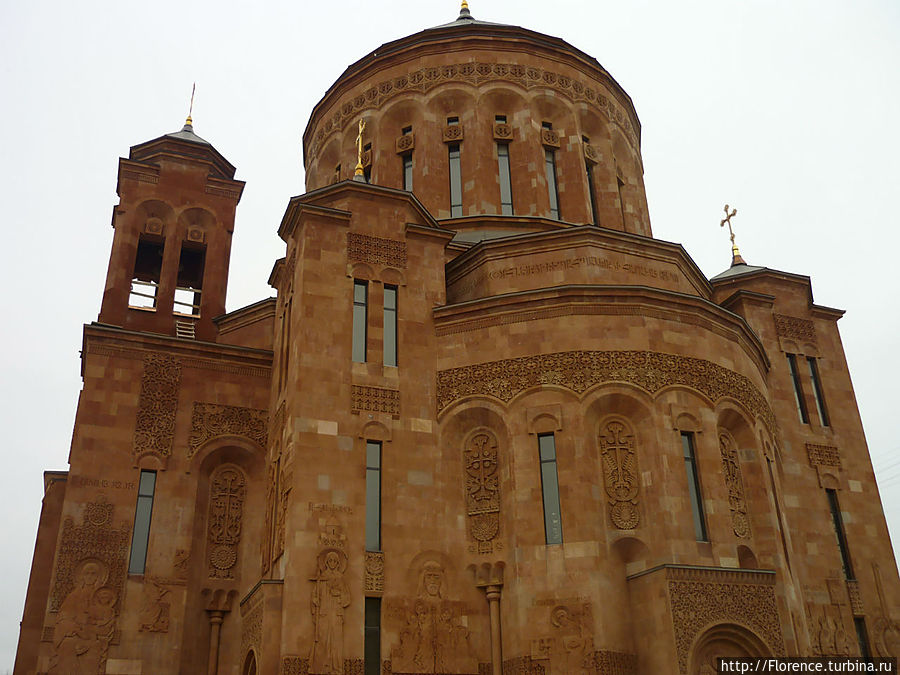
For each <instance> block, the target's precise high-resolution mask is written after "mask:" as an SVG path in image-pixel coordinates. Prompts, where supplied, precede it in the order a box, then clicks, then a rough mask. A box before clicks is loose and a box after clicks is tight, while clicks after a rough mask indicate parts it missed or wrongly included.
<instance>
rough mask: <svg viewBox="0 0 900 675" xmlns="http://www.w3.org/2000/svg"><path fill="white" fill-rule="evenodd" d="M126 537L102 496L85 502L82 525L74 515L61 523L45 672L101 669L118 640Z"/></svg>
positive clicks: (126, 531) (123, 525)
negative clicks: (50, 645)
mask: <svg viewBox="0 0 900 675" xmlns="http://www.w3.org/2000/svg"><path fill="white" fill-rule="evenodd" d="M130 535H131V530H130V527H129V526H128V524H127V523H124V522H123V523H121V524H120V525H119V527H118V528H114V527H113V507H112V505H111V504H108V503H107V502H106V501H105V499H104V498H103V497H100V498H99V499H98V500H97V501H96V502H90V503H88V504H86V505H85V507H84V516H83V522H82V524H81V525H80V526H76V525H75V523H74V521H73V520H72V518H66V519H65V521H64V522H63V527H62V535H61V538H60V545H59V553H58V556H57V566H56V577H55V581H54V585H53V590H52V592H51V595H50V611H51V612H52V613H54V614H55V615H56V622H55V625H54V627H53V628H52V642H53V656H52V658H51V661H50V667H49V668H48V671H47V672H48V673H60V674H63V673H65V674H67V675H68V674H74V675H80V674H81V673H90V674H91V675H94V674H95V673H98V672H105V664H106V656H107V652H108V650H109V645H110V643H113V644H115V643H117V641H118V640H117V634H118V631H117V619H118V613H119V598H120V596H121V594H122V587H123V584H124V581H125V564H126V563H125V561H126V556H127V552H128V542H129V539H130ZM47 632H48V633H50V631H47Z"/></svg>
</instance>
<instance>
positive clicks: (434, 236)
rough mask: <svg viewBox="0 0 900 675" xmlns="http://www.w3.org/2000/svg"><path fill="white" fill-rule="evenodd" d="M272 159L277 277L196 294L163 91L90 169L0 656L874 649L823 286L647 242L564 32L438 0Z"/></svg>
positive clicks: (884, 646)
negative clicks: (75, 355)
mask: <svg viewBox="0 0 900 675" xmlns="http://www.w3.org/2000/svg"><path fill="white" fill-rule="evenodd" d="M448 18H449V17H448ZM136 131H137V133H141V130H136ZM199 131H200V133H202V129H200V130H199ZM303 161H304V166H305V170H306V186H305V189H306V192H305V193H304V194H302V195H299V196H297V197H294V198H292V199H291V200H290V201H289V203H288V204H287V208H286V210H285V213H284V217H283V219H282V221H281V223H280V224H279V225H278V234H279V236H280V237H281V239H282V240H283V241H284V244H285V250H284V257H283V258H281V259H279V260H277V261H275V264H274V267H273V268H272V271H271V275H270V276H269V284H270V285H271V286H272V288H273V289H274V295H275V297H270V298H264V299H261V300H260V301H259V302H257V303H255V304H252V305H249V306H247V307H243V308H241V309H237V310H234V311H231V312H226V309H225V307H226V302H225V300H226V290H227V282H228V268H229V256H230V251H231V242H232V233H233V231H234V228H235V226H236V225H237V226H238V227H240V226H241V225H240V224H239V223H236V222H235V209H236V207H237V204H238V201H239V200H240V198H241V192H242V190H243V187H244V182H243V181H241V180H237V179H236V178H235V174H236V169H235V167H234V166H232V165H231V164H230V163H229V162H228V160H227V159H226V158H225V157H223V156H222V155H221V154H220V153H219V152H218V151H217V150H216V149H215V147H214V145H213V144H212V143H211V142H209V141H207V140H204V139H203V138H201V137H200V136H199V135H198V134H197V132H195V129H194V126H193V123H192V120H191V118H190V117H188V119H187V123H186V124H185V125H184V127H183V128H182V129H181V130H180V131H177V132H174V133H169V134H165V135H163V136H160V137H158V138H154V139H153V140H150V141H147V142H144V143H140V144H138V145H135V146H133V147H132V148H131V150H130V152H129V154H128V157H127V158H122V159H120V160H119V168H118V179H117V180H118V182H117V193H118V196H119V202H118V203H117V204H116V205H115V207H114V209H113V214H112V226H113V228H114V237H113V243H112V250H111V253H110V257H109V269H108V273H107V277H106V284H105V287H104V291H103V297H102V301H101V304H100V313H99V316H98V317H97V320H96V321H92V322H91V323H89V324H87V325H85V327H84V338H83V346H82V352H81V372H82V377H83V389H82V391H81V394H80V398H79V401H78V409H77V414H76V421H75V428H74V433H73V437H72V445H71V451H70V455H69V459H68V461H69V470H68V471H48V472H47V473H45V479H44V484H45V492H44V499H43V508H42V511H41V518H40V525H39V529H38V532H37V540H36V545H35V550H34V558H33V564H32V570H31V578H30V582H29V586H28V592H27V599H26V603H25V608H24V616H23V621H22V624H21V633H20V637H19V647H18V655H17V659H16V665H15V673H16V674H17V675H19V674H21V675H34V674H46V675H50V674H57V675H73V674H79V675H80V674H88V673H90V674H91V675H94V674H96V673H108V674H110V675H167V674H173V675H174V674H178V673H184V674H188V675H193V674H208V675H217V674H218V675H307V674H309V675H326V674H330V675H345V674H346V675H387V674H394V675H423V674H434V675H438V674H447V675H449V674H452V675H489V674H493V675H501V674H502V675H537V674H545V675H569V674H574V675H594V674H596V675H700V674H703V675H708V674H709V673H714V672H716V671H715V666H716V658H718V657H723V656H814V655H851V656H860V655H862V656H868V655H871V656H893V657H897V656H900V623H898V621H900V613H898V610H900V579H898V574H897V567H896V563H895V561H894V556H893V553H892V549H891V542H890V539H889V536H888V531H887V527H886V524H885V519H884V514H883V512H882V509H881V503H880V500H879V498H878V491H877V487H876V484H875V477H874V474H873V470H872V465H871V461H870V459H869V454H868V450H867V447H866V440H865V436H864V433H863V428H862V423H861V420H860V416H859V413H858V410H857V405H856V400H855V397H854V393H853V388H852V385H851V381H850V373H849V371H848V367H847V362H846V359H845V357H844V353H843V348H842V346H841V339H840V335H839V333H838V327H837V322H838V319H840V318H841V316H842V315H843V311H842V310H839V309H832V308H830V307H824V306H821V305H818V304H815V303H814V302H813V296H812V287H811V282H810V279H809V278H808V277H806V276H803V275H802V274H797V273H794V272H784V271H778V270H774V269H769V268H767V267H765V266H764V265H763V264H760V265H756V264H748V263H747V262H745V261H744V259H743V258H742V257H741V254H740V253H739V252H738V248H737V246H734V245H733V249H732V250H733V255H732V259H731V261H730V262H731V265H730V267H728V268H727V269H725V271H723V272H722V273H721V274H718V275H716V276H715V277H713V278H712V279H708V278H706V276H705V275H704V274H703V273H702V272H701V271H700V269H699V268H698V267H697V265H696V264H695V263H694V261H693V260H692V259H691V257H690V256H689V254H688V252H687V251H685V249H684V248H682V246H681V245H680V244H677V243H671V242H667V241H661V240H659V239H655V238H654V237H653V234H652V231H651V224H650V219H649V216H648V208H647V198H646V195H645V191H644V183H643V163H642V159H641V126H640V122H639V120H638V117H637V114H636V112H635V109H634V106H633V104H632V101H631V98H630V97H629V96H628V94H627V93H626V92H625V91H624V90H623V89H622V88H621V87H620V86H619V84H618V83H617V82H616V80H615V79H613V77H612V75H610V73H608V72H607V71H606V70H605V69H604V68H603V67H602V66H601V65H600V64H599V63H598V62H597V60H596V59H594V58H593V57H591V56H589V55H588V54H586V53H584V52H582V51H580V50H579V49H577V48H575V47H573V46H572V45H570V44H568V43H567V42H565V41H563V40H562V39H560V38H557V37H552V36H549V35H544V34H541V33H539V32H536V31H533V30H529V29H525V28H520V27H517V26H511V25H505V24H497V23H489V22H485V21H481V20H478V19H476V18H475V17H474V16H473V15H472V13H471V12H470V11H469V8H468V6H467V3H466V2H463V3H462V9H461V11H460V13H459V16H458V18H456V19H455V20H454V21H452V22H451V23H447V24H445V25H441V26H436V27H434V28H429V29H426V30H423V31H421V32H418V33H415V34H413V35H409V36H407V37H403V38H400V39H397V40H394V41H393V42H388V43H386V44H384V45H382V46H381V47H379V48H378V49H376V50H375V51H373V52H371V53H370V54H368V55H366V56H363V57H362V58H361V59H360V60H359V61H357V62H356V63H354V64H352V65H350V66H349V67H348V68H347V69H346V71H345V72H344V73H343V74H342V75H341V76H340V78H338V80H337V81H336V82H335V83H334V84H333V85H332V86H331V88H330V89H329V90H328V91H327V92H325V94H324V96H323V97H322V99H321V100H320V101H319V103H318V104H317V105H316V106H315V108H314V109H313V111H312V114H311V117H310V119H309V122H308V124H307V127H306V131H305V133H304V134H303ZM733 214H734V211H733V209H732V210H729V208H728V207H726V210H725V214H724V220H723V221H722V222H723V225H727V226H728V228H729V229H730V226H731V222H730V219H731V217H732V216H733ZM272 225H273V227H274V225H275V224H274V223H273V224H272ZM723 237H724V231H723ZM732 244H734V237H733V236H732ZM728 262H729V261H728V260H723V267H725V266H726V265H727V263H728ZM751 262H753V263H764V262H765V261H758V260H753V261H751ZM894 616H897V617H898V619H897V620H895V619H894V618H893V617H894Z"/></svg>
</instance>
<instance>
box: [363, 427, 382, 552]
mask: <svg viewBox="0 0 900 675" xmlns="http://www.w3.org/2000/svg"><path fill="white" fill-rule="evenodd" d="M366 550H367V551H380V550H381V443H380V442H378V441H366Z"/></svg>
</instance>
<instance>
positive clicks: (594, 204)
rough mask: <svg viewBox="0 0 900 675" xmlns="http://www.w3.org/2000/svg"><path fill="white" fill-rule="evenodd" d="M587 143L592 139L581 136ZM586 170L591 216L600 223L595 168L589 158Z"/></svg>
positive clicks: (586, 161) (595, 221) (585, 163)
mask: <svg viewBox="0 0 900 675" xmlns="http://www.w3.org/2000/svg"><path fill="white" fill-rule="evenodd" d="M581 140H582V142H583V143H584V144H585V145H590V143H591V139H590V138H588V137H587V136H582V137H581ZM584 171H585V173H586V174H587V184H588V196H590V198H591V217H592V218H593V219H594V225H599V224H600V218H598V217H597V194H596V192H595V190H594V168H593V165H592V164H591V163H590V162H589V161H588V160H587V159H585V160H584Z"/></svg>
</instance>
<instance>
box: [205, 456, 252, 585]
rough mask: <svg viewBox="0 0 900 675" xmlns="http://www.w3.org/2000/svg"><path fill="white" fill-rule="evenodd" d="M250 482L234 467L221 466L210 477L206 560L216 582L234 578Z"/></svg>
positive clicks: (211, 575)
mask: <svg viewBox="0 0 900 675" xmlns="http://www.w3.org/2000/svg"><path fill="white" fill-rule="evenodd" d="M246 494H247V480H246V478H245V477H244V474H243V472H242V471H241V470H240V469H238V468H237V467H235V466H229V465H225V466H221V467H219V468H218V469H216V470H215V471H214V472H213V474H212V476H211V477H210V485H209V525H208V528H207V529H208V535H207V549H208V553H207V560H208V563H209V576H210V577H211V578H213V579H233V578H234V567H235V565H236V564H237V560H238V545H239V544H240V542H241V526H242V520H243V515H244V498H245V497H246Z"/></svg>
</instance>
